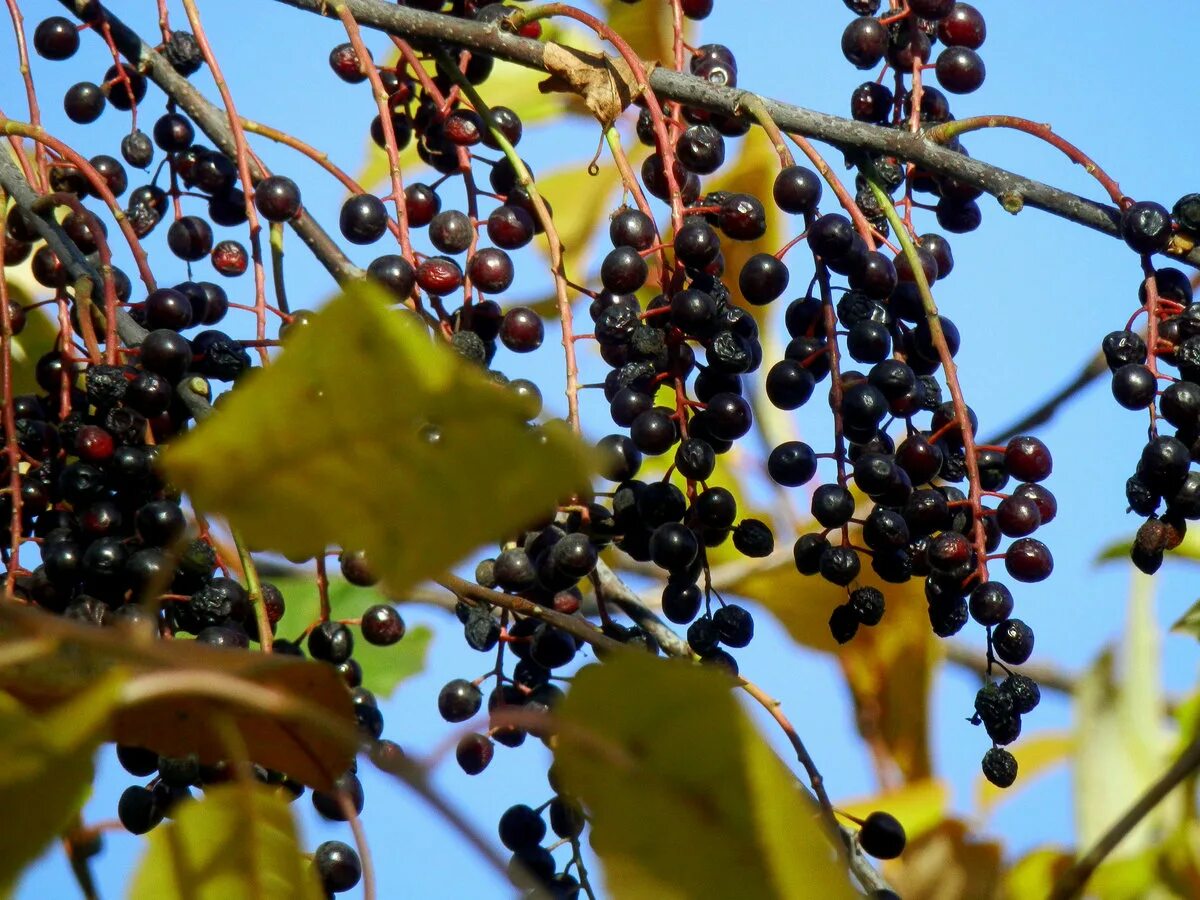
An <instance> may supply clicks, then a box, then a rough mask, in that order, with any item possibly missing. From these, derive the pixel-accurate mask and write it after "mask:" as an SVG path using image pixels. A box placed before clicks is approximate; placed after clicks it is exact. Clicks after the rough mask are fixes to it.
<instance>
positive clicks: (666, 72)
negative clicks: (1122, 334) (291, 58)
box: [60, 0, 1200, 266]
mask: <svg viewBox="0 0 1200 900" xmlns="http://www.w3.org/2000/svg"><path fill="white" fill-rule="evenodd" d="M60 2H63V3H68V2H69V0H60ZM73 2H74V4H79V5H82V3H83V2H84V0H73ZM276 2H279V3H284V4H286V5H288V6H293V7H295V8H296V9H300V10H304V11H305V12H311V13H316V14H318V15H323V16H327V17H332V16H333V15H334V13H333V10H332V8H331V7H330V6H329V5H328V4H327V3H325V2H324V0H276ZM345 5H346V7H347V8H348V9H349V10H350V12H351V13H352V14H353V15H354V18H355V19H356V20H357V21H358V22H359V24H361V25H365V26H367V27H369V28H376V29H379V30H380V31H385V32H387V33H388V34H392V35H395V36H397V37H402V38H406V39H414V38H417V39H419V38H424V39H428V40H435V41H439V42H446V43H451V44H457V45H460V46H463V47H466V48H469V49H471V50H481V51H483V52H486V53H490V54H492V55H493V56H495V57H498V58H500V59H505V60H508V61H509V62H514V63H519V64H520V65H523V66H527V67H529V68H534V69H540V70H543V71H544V70H545V68H546V67H545V64H544V62H543V59H542V56H543V52H544V50H545V46H546V45H545V44H543V43H541V42H539V41H535V40H531V39H529V38H522V37H518V36H516V35H514V34H509V33H507V32H505V31H502V30H501V29H500V28H499V27H497V26H495V25H489V24H484V23H480V22H468V21H465V20H463V19H455V18H451V17H450V16H443V15H440V14H438V13H427V12H422V11H420V10H415V9H406V8H404V7H400V6H395V5H392V4H389V3H385V2H383V0H346V2H345ZM649 83H650V87H651V89H653V91H654V93H655V94H656V95H657V96H658V97H659V98H661V99H665V100H674V101H677V102H679V103H685V104H687V105H688V106H697V107H701V108H703V109H707V110H710V111H712V112H717V113H721V114H723V115H727V116H737V115H738V114H739V112H740V110H741V109H742V108H743V107H744V106H745V103H746V99H747V98H748V97H752V96H755V95H753V94H750V93H749V92H746V91H741V90H736V89H734V88H728V87H723V86H720V85H715V84H711V83H710V82H708V81H705V80H704V79H702V78H697V77H696V76H694V75H688V74H683V73H680V72H675V71H672V70H670V69H668V68H667V67H665V66H660V67H658V68H656V69H654V71H652V72H651V73H650V76H649ZM760 99H761V102H762V105H763V106H764V107H765V109H766V111H767V113H768V115H769V116H770V117H771V119H772V120H774V122H775V123H776V124H777V125H778V126H779V127H780V128H781V129H783V130H784V131H787V132H792V133H795V134H801V135H804V136H805V137H810V138H815V139H817V140H820V141H824V142H826V143H829V144H832V145H834V146H835V147H838V148H840V149H842V150H858V151H863V150H866V151H870V152H872V153H881V154H886V155H888V156H894V157H897V158H899V159H903V160H906V161H908V162H913V163H917V164H918V165H920V166H921V167H923V168H925V169H927V170H928V171H930V172H933V173H935V174H938V175H948V176H951V177H953V178H957V179H959V180H961V181H964V182H966V183H967V184H970V185H973V186H975V187H977V188H979V189H980V190H983V191H985V192H986V193H988V194H991V195H992V196H994V197H997V198H999V199H1000V200H1001V201H1002V203H1003V204H1004V206H1005V208H1006V209H1016V210H1019V209H1021V208H1023V207H1025V206H1032V207H1034V208H1036V209H1040V210H1043V211H1044V212H1048V213H1051V214H1052V215H1055V216H1058V217H1060V218H1063V219H1066V220H1067V221H1070V222H1075V223H1076V224H1079V225H1084V226H1086V227H1088V228H1091V229H1093V230H1095V231H1099V232H1101V233H1103V234H1107V235H1109V236H1110V237H1120V221H1121V214H1120V212H1119V211H1118V210H1117V209H1116V208H1115V207H1113V206H1109V205H1107V204H1104V203H1097V202H1096V201H1094V200H1089V199H1087V198H1085V197H1080V196H1078V195H1077V194H1073V193H1071V192H1070V191H1064V190H1062V189H1060V188H1056V187H1053V186H1051V185H1048V184H1043V183H1042V182H1039V181H1034V180H1033V179H1031V178H1026V177H1024V176H1023V175H1018V174H1016V173H1015V172H1009V171H1008V170H1006V169H1001V168H999V167H997V166H993V165H989V164H988V163H985V162H981V161H980V160H977V159H973V158H971V157H967V156H964V155H962V154H961V153H956V152H954V151H953V150H947V149H946V148H945V147H942V146H940V145H938V144H936V143H934V142H933V141H930V140H927V139H926V137H925V136H924V135H923V134H921V133H915V134H914V133H911V132H908V131H901V130H898V129H891V128H882V127H879V126H876V125H867V124H864V123H862V122H855V121H853V120H851V119H844V118H841V117H839V116H831V115H828V114H826V113H820V112H816V111H814V110H810V109H805V108H803V107H800V106H793V105H791V104H788V103H781V102H779V101H777V100H771V99H768V98H760ZM1172 255H1174V256H1175V258H1176V259H1180V260H1182V261H1184V262H1188V263H1191V264H1192V265H1195V266H1200V248H1196V249H1193V250H1191V251H1189V252H1187V253H1179V254H1172Z"/></svg>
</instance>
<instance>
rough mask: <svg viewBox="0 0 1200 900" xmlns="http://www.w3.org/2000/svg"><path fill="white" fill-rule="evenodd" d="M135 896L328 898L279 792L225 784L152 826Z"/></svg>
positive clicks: (166, 899)
mask: <svg viewBox="0 0 1200 900" xmlns="http://www.w3.org/2000/svg"><path fill="white" fill-rule="evenodd" d="M149 844H150V846H149V849H147V851H146V855H145V856H144V857H143V858H142V862H141V865H140V866H139V868H138V871H137V874H136V875H134V877H133V880H132V881H131V882H130V885H129V897H131V898H140V897H154V898H156V900H174V898H179V900H267V898H288V900H320V898H321V897H322V896H323V894H322V892H321V890H320V887H319V885H318V882H317V877H316V874H315V872H314V871H313V869H312V866H311V863H310V862H309V861H308V860H307V859H306V858H305V857H304V854H303V853H302V851H301V848H300V844H299V843H298V841H297V836H296V827H295V823H294V822H293V821H292V813H291V809H290V808H289V806H288V803H287V801H286V800H284V799H283V798H282V797H281V796H280V794H279V792H278V791H274V790H271V789H270V788H267V787H266V786H264V785H259V784H257V783H254V782H235V783H233V784H224V785H217V786H216V787H210V788H208V789H207V790H205V792H204V799H203V800H198V801H189V802H186V803H184V804H183V805H182V806H180V807H179V810H178V812H177V813H176V814H175V821H173V822H169V823H167V824H165V825H161V826H159V827H158V828H156V829H155V830H154V831H152V832H151V833H150V836H149Z"/></svg>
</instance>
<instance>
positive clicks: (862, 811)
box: [837, 778, 950, 841]
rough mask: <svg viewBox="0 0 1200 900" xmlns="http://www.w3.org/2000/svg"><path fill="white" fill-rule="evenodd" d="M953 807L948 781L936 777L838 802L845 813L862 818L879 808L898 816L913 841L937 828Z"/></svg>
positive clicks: (905, 831)
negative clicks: (868, 795) (859, 798)
mask: <svg viewBox="0 0 1200 900" xmlns="http://www.w3.org/2000/svg"><path fill="white" fill-rule="evenodd" d="M949 807H950V788H949V787H948V786H947V785H946V783H945V782H944V781H939V780H937V779H934V778H924V779H922V780H920V781H914V782H911V783H910V784H905V785H902V786H901V787H899V788H897V789H895V790H893V791H884V792H883V793H881V794H875V795H873V796H871V797H864V798H863V799H861V800H847V801H842V802H840V803H838V804H837V808H838V809H839V810H841V811H842V812H844V813H848V814H850V815H852V816H857V817H858V818H860V819H865V818H866V817H867V816H869V815H870V814H871V813H873V812H874V811H875V810H877V809H881V810H883V811H884V812H887V813H889V814H891V815H893V816H895V817H896V818H897V819H899V820H900V824H901V825H903V826H904V833H905V834H906V835H907V836H908V839H909V840H910V841H915V840H917V839H918V838H920V837H921V836H922V835H924V834H925V833H927V832H929V831H931V830H932V829H933V828H934V827H936V826H937V825H938V823H940V822H941V821H942V820H943V819H944V818H945V817H946V811H947V810H948V809H949Z"/></svg>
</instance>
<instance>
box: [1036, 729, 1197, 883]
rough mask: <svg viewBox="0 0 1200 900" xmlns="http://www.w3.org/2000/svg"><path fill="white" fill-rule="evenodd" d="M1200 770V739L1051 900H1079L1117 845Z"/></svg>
mask: <svg viewBox="0 0 1200 900" xmlns="http://www.w3.org/2000/svg"><path fill="white" fill-rule="evenodd" d="M1197 769H1200V737H1198V738H1196V739H1195V740H1193V741H1192V742H1191V743H1190V744H1188V745H1187V747H1186V748H1185V749H1184V751H1183V753H1181V754H1180V755H1179V758H1178V759H1177V760H1175V762H1174V763H1173V764H1172V765H1171V768H1169V769H1167V771H1165V772H1164V773H1163V774H1162V775H1161V776H1160V777H1159V779H1158V780H1157V781H1155V782H1154V784H1152V785H1150V787H1149V788H1147V789H1146V792H1145V793H1144V794H1142V796H1141V797H1139V798H1138V799H1137V801H1136V802H1135V803H1134V804H1133V806H1131V807H1129V810H1128V811H1127V812H1126V813H1125V815H1123V816H1121V818H1120V819H1118V820H1117V821H1116V822H1114V823H1113V825H1112V827H1110V828H1109V829H1108V831H1106V832H1105V833H1104V834H1103V835H1101V837H1100V839H1099V840H1098V841H1097V842H1096V843H1095V845H1094V846H1093V847H1092V849H1091V850H1089V851H1088V852H1087V853H1085V854H1084V855H1083V856H1082V857H1080V858H1079V859H1077V860H1076V861H1075V862H1074V863H1073V864H1072V866H1071V868H1069V869H1067V871H1066V872H1064V873H1063V874H1062V875H1061V876H1059V879H1058V881H1057V882H1056V883H1055V885H1054V890H1053V891H1052V892H1051V893H1050V898H1049V900H1068V898H1071V897H1078V896H1079V895H1080V893H1081V892H1082V891H1083V888H1084V886H1085V885H1086V884H1087V882H1088V879H1089V878H1091V877H1092V874H1093V873H1094V872H1095V871H1096V869H1097V868H1098V867H1099V865H1100V864H1101V863H1102V862H1104V860H1105V858H1106V857H1107V856H1108V854H1110V853H1111V852H1112V851H1113V850H1115V849H1116V848H1117V845H1118V844H1120V843H1121V841H1123V840H1124V839H1125V837H1126V836H1127V835H1128V834H1129V832H1131V831H1133V829H1134V828H1135V827H1137V824H1138V823H1139V822H1141V821H1142V819H1144V818H1146V816H1148V815H1149V814H1150V813H1151V812H1152V811H1153V810H1154V808H1155V807H1156V806H1158V804H1159V803H1161V802H1162V801H1163V800H1164V799H1165V798H1166V796H1167V795H1168V794H1169V793H1171V791H1173V790H1174V789H1175V788H1176V787H1178V786H1179V785H1180V784H1181V783H1182V782H1183V781H1184V779H1186V778H1188V777H1189V776H1191V775H1193V774H1195V772H1196V770H1197Z"/></svg>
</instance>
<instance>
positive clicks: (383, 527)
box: [165, 284, 590, 595]
mask: <svg viewBox="0 0 1200 900" xmlns="http://www.w3.org/2000/svg"><path fill="white" fill-rule="evenodd" d="M431 429H436V431H437V433H438V435H439V436H440V437H439V439H437V440H431V439H430V436H429V435H430V433H431ZM165 461H166V465H167V469H168V471H169V472H170V473H171V477H172V479H173V480H174V482H175V483H177V484H178V485H179V486H180V487H181V488H183V489H184V490H186V491H188V492H189V493H190V494H191V496H192V499H193V501H194V502H195V503H196V505H197V506H198V507H201V508H203V509H205V510H210V511H213V512H218V513H221V514H223V515H225V516H227V517H228V518H229V520H230V522H231V524H232V525H233V527H234V528H236V529H238V530H240V531H241V532H242V533H243V534H244V535H245V537H246V539H247V540H248V541H249V542H250V544H251V545H253V546H256V547H260V548H269V549H272V550H278V551H280V552H282V553H283V554H284V555H285V556H289V557H305V556H313V555H316V554H317V553H324V552H325V548H326V547H327V546H330V545H336V546H341V547H350V548H354V549H362V550H365V551H366V553H367V555H368V557H369V558H370V559H371V560H372V562H373V564H374V565H375V566H376V567H377V569H378V570H379V571H380V574H381V575H382V577H383V579H384V581H385V582H386V583H387V585H388V587H389V589H390V590H391V592H392V593H393V594H400V595H402V594H403V592H404V591H405V590H406V589H407V588H410V587H411V586H412V585H414V584H416V583H417V582H419V581H421V580H423V579H425V578H430V577H434V576H436V575H438V574H440V573H441V572H444V571H445V570H446V569H447V568H449V567H450V566H452V565H453V564H454V563H455V562H457V561H458V560H459V559H461V558H462V557H463V556H465V555H466V554H467V553H469V552H470V551H471V550H473V549H474V548H475V547H477V546H479V545H480V544H482V543H484V542H485V541H494V540H496V539H498V538H502V537H503V536H505V535H507V534H511V533H513V532H515V531H517V530H519V529H521V528H524V527H525V526H527V525H529V524H531V523H532V522H534V521H537V520H538V519H539V518H541V517H542V516H544V515H545V514H546V512H547V511H548V510H551V509H553V507H554V505H555V503H556V502H558V501H559V500H561V499H562V498H564V497H566V496H568V495H569V494H570V493H571V492H572V491H574V490H577V489H579V488H582V487H586V486H587V483H588V475H589V470H590V465H589V464H588V463H587V457H586V454H585V451H584V448H583V446H582V445H581V444H580V443H579V442H578V441H577V440H575V439H574V437H573V436H571V435H570V434H567V433H565V429H564V430H562V431H560V430H556V429H554V428H552V427H547V428H544V429H532V428H530V427H529V426H528V425H527V424H526V423H525V421H524V410H523V404H522V403H521V402H520V400H519V399H518V398H517V397H516V395H515V394H514V393H513V392H511V391H509V390H507V389H506V388H504V387H502V386H499V385H496V384H494V383H492V382H490V381H488V380H487V379H486V378H485V377H484V375H483V374H482V373H481V372H480V371H479V370H478V369H475V368H473V367H470V366H469V365H468V364H467V363H464V362H462V361H461V360H460V359H459V358H458V357H457V356H456V355H455V354H454V353H453V352H451V351H450V350H448V349H447V348H445V347H444V346H441V345H440V344H438V343H435V342H434V341H433V340H431V338H430V337H429V335H428V333H427V332H426V331H425V329H424V327H423V325H420V324H417V321H416V319H415V317H414V316H412V315H411V314H409V313H407V312H405V311H403V310H400V311H397V310H392V309H389V308H388V307H387V303H386V300H385V298H384V297H383V295H382V294H381V293H380V292H379V291H377V290H376V289H374V288H372V287H370V286H369V285H363V284H359V285H353V286H351V288H350V289H349V290H348V291H347V292H346V293H345V294H343V295H342V296H340V297H338V298H336V299H335V300H333V301H332V302H330V304H329V305H328V306H327V307H325V308H324V309H323V310H321V311H320V312H319V313H317V315H316V316H315V318H314V322H313V324H312V325H311V326H309V327H307V328H305V329H304V330H303V331H302V332H301V333H300V334H297V335H295V338H294V340H292V341H291V342H290V343H289V344H288V345H287V347H285V349H284V351H283V353H281V354H280V356H279V359H278V361H277V362H275V363H274V364H273V365H271V366H270V367H269V368H267V369H265V370H260V371H258V372H255V373H254V374H253V376H252V377H251V378H250V379H248V380H247V382H246V383H245V384H242V385H240V386H239V387H238V388H237V389H236V390H234V391H233V392H232V393H231V394H230V395H229V398H228V400H227V401H226V402H224V403H222V405H221V409H220V410H219V411H217V412H216V413H215V414H214V415H213V416H212V417H211V418H209V419H208V420H207V421H205V422H203V423H202V424H201V425H200V426H199V427H197V428H196V430H195V431H194V432H192V433H190V434H188V435H185V436H184V437H183V438H182V439H181V440H180V441H178V442H177V443H176V444H174V445H172V447H171V448H170V449H168V450H167V452H166V454H165Z"/></svg>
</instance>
